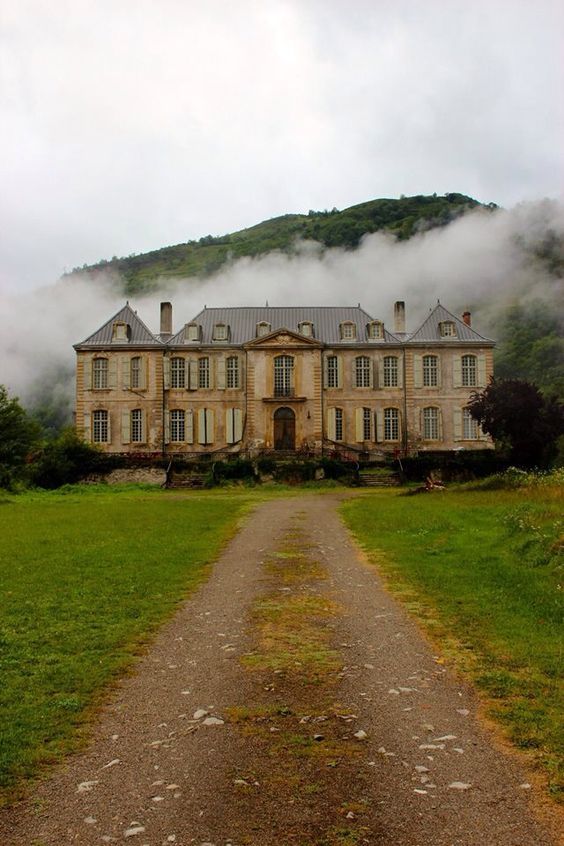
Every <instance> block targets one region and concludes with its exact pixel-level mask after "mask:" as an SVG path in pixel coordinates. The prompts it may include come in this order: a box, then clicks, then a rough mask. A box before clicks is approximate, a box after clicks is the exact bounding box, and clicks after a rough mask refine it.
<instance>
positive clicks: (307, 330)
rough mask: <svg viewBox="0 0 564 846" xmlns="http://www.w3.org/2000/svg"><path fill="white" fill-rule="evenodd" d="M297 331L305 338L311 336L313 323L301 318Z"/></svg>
mask: <svg viewBox="0 0 564 846" xmlns="http://www.w3.org/2000/svg"><path fill="white" fill-rule="evenodd" d="M298 332H299V333H300V335H305V337H306V338H313V323H311V321H309V320H302V322H301V323H298Z"/></svg>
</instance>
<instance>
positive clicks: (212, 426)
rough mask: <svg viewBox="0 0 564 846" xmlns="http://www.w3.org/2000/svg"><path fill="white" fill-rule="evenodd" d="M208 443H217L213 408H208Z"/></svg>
mask: <svg viewBox="0 0 564 846" xmlns="http://www.w3.org/2000/svg"><path fill="white" fill-rule="evenodd" d="M206 436H207V440H206V443H208V444H213V442H214V441H215V415H214V413H213V410H212V409H211V408H206Z"/></svg>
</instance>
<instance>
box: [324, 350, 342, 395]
mask: <svg viewBox="0 0 564 846" xmlns="http://www.w3.org/2000/svg"><path fill="white" fill-rule="evenodd" d="M326 362H327V365H326V367H327V371H326V372H327V387H328V388H338V387H339V362H338V360H337V356H336V355H328V356H327V358H326Z"/></svg>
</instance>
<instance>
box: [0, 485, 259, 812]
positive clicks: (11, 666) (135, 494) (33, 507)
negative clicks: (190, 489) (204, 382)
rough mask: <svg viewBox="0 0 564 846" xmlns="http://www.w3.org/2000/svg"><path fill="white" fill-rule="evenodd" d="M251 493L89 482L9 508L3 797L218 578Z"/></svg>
mask: <svg viewBox="0 0 564 846" xmlns="http://www.w3.org/2000/svg"><path fill="white" fill-rule="evenodd" d="M248 501H249V500H248V497H245V496H243V495H240V496H230V497H226V496H223V495H222V496H213V495H212V494H211V493H210V494H202V495H200V494H198V495H196V494H194V495H192V494H190V495H188V496H186V495H182V496H175V495H171V494H168V493H166V492H162V491H159V490H156V491H155V490H154V489H153V490H146V489H145V490H143V489H139V488H130V489H123V490H118V489H115V488H103V489H101V488H91V489H90V488H82V489H76V490H71V491H70V492H68V493H67V494H65V493H64V492H63V493H58V492H50V493H45V494H27V495H22V496H17V497H8V496H6V497H4V498H3V500H2V505H1V506H0V532H1V537H2V544H1V548H0V679H1V684H0V791H1V792H0V797H1V796H3V797H4V799H6V798H7V797H9V796H14V792H13V789H14V785H16V784H17V783H18V780H20V779H22V778H25V777H29V776H31V775H34V774H36V773H37V772H38V771H39V770H40V769H41V767H42V766H43V765H45V764H47V763H49V762H51V761H53V760H56V759H58V758H59V757H60V756H61V755H62V754H63V753H65V752H67V751H69V750H70V749H71V748H73V747H74V746H76V743H77V740H78V737H79V734H80V732H79V731H77V730H78V729H79V728H80V726H81V725H83V724H84V720H85V717H86V715H87V711H88V709H89V708H92V707H93V706H94V705H95V704H96V702H97V701H99V693H100V691H101V690H102V689H103V687H104V685H106V684H107V682H108V681H109V680H110V679H112V678H113V677H115V676H116V674H117V673H118V672H120V671H123V670H124V668H125V667H127V665H128V664H129V663H130V662H131V660H132V658H133V656H134V655H135V653H136V652H138V650H139V647H140V645H141V644H142V643H143V642H144V641H146V640H147V638H148V637H149V636H150V635H151V634H152V633H153V632H154V631H155V629H156V627H157V626H158V625H159V624H160V623H162V621H163V620H164V619H166V618H167V617H168V616H169V615H170V614H171V613H172V611H173V610H174V608H175V607H176V606H177V604H178V603H179V602H180V601H181V600H182V599H183V598H185V597H186V596H187V594H188V593H189V592H190V590H192V589H193V588H194V587H195V586H196V585H198V584H199V583H200V581H201V580H202V579H203V577H204V576H205V574H206V571H207V568H206V565H207V564H208V563H209V562H210V561H212V560H213V559H214V558H215V557H216V556H217V554H218V552H219V550H220V547H221V545H222V544H223V542H224V541H225V540H226V539H227V537H228V536H229V534H230V533H231V532H232V531H233V529H234V527H235V524H236V522H237V519H238V518H239V517H240V515H241V513H242V510H243V509H244V507H245V505H246V503H247V502H248Z"/></svg>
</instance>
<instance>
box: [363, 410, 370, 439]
mask: <svg viewBox="0 0 564 846" xmlns="http://www.w3.org/2000/svg"><path fill="white" fill-rule="evenodd" d="M362 436H363V440H364V441H370V440H371V439H372V412H371V411H370V409H369V408H363V409H362Z"/></svg>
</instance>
